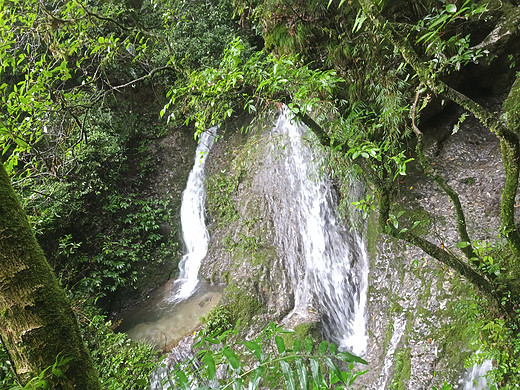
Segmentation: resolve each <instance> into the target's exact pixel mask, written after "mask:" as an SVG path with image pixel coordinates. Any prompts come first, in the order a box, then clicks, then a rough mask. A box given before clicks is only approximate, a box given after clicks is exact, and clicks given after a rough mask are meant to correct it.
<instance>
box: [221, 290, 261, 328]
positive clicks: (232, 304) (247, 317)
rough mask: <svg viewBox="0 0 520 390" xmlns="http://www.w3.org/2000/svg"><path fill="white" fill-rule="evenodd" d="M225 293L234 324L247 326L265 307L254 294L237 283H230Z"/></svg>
mask: <svg viewBox="0 0 520 390" xmlns="http://www.w3.org/2000/svg"><path fill="white" fill-rule="evenodd" d="M223 295H224V297H225V301H226V302H227V303H226V306H227V308H228V310H229V318H230V321H231V322H232V323H233V325H236V324H239V325H240V326H241V327H244V328H246V327H247V326H248V325H249V323H250V322H251V319H252V318H253V317H254V316H255V315H257V314H259V313H260V312H262V311H263V309H264V306H263V305H262V304H261V303H260V302H259V301H258V300H257V299H256V298H255V297H254V296H252V295H250V294H249V293H248V292H246V291H244V290H242V289H241V288H240V287H238V286H237V285H236V284H230V285H229V286H228V287H227V288H226V289H225V290H224V294H223Z"/></svg>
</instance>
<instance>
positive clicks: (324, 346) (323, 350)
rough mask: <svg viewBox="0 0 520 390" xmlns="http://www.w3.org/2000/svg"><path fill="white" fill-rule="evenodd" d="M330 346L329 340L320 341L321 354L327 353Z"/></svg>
mask: <svg viewBox="0 0 520 390" xmlns="http://www.w3.org/2000/svg"><path fill="white" fill-rule="evenodd" d="M328 348H329V342H328V341H327V340H323V341H322V342H321V343H320V346H319V347H318V351H319V352H320V354H322V355H325V353H326V352H327V349H328Z"/></svg>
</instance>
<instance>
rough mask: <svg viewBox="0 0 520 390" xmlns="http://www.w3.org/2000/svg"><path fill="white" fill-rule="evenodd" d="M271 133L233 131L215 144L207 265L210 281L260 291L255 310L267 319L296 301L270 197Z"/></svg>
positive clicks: (205, 274)
mask: <svg viewBox="0 0 520 390" xmlns="http://www.w3.org/2000/svg"><path fill="white" fill-rule="evenodd" d="M268 137H269V133H268V132H263V131H260V132H259V133H257V134H255V135H249V136H243V135H242V134H239V133H236V132H234V133H233V132H228V133H226V134H225V135H223V138H222V139H220V140H219V141H218V142H217V143H216V144H215V146H214V147H213V150H212V153H211V155H210V156H209V160H208V165H207V166H208V171H207V177H208V179H207V197H208V219H209V230H210V236H211V239H210V245H209V252H208V256H207V257H206V259H205V261H204V262H203V265H202V268H201V275H202V276H203V277H204V278H206V279H207V280H209V281H210V282H212V283H226V284H232V285H233V286H234V287H236V288H239V289H240V290H241V291H243V292H246V293H247V294H250V295H252V296H254V297H255V298H256V299H257V300H258V301H259V302H261V303H262V305H263V307H264V310H263V311H262V313H261V314H259V313H255V314H257V315H259V318H258V320H260V321H261V318H263V319H264V322H265V321H266V320H278V319H280V318H282V317H283V316H284V315H286V314H287V313H288V312H289V310H290V309H291V307H292V304H293V297H292V291H291V289H290V287H289V286H288V279H287V278H288V275H287V271H286V270H285V269H284V267H283V265H282V264H281V262H280V258H279V256H278V252H277V249H276V247H275V245H274V229H273V221H272V216H273V210H272V208H271V207H270V206H269V204H270V203H269V201H266V194H265V192H266V190H265V189H266V187H269V182H270V181H269V178H268V177H266V175H267V174H266V170H265V169H264V167H265V166H266V164H267V161H266V158H268V157H267V156H268V151H267V150H266V147H267V138H268ZM212 198H213V199H212ZM258 325H260V326H261V324H258Z"/></svg>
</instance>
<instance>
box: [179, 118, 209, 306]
mask: <svg viewBox="0 0 520 390" xmlns="http://www.w3.org/2000/svg"><path fill="white" fill-rule="evenodd" d="M216 132H217V128H216V127H212V128H210V129H209V130H207V131H205V132H204V133H202V135H201V138H200V142H199V145H198V146H197V151H196V153H195V163H194V165H193V168H192V170H191V172H190V175H189V177H188V183H187V185H186V189H185V190H184V192H183V194H182V203H181V224H182V237H183V240H184V245H185V247H186V254H185V255H184V256H183V257H182V260H181V262H180V264H179V269H180V276H179V278H178V279H177V281H176V284H178V288H179V290H178V292H177V293H176V294H175V295H174V296H173V297H172V299H171V300H172V301H175V302H176V301H181V300H184V299H186V298H188V297H190V296H191V295H192V294H193V293H194V292H195V289H196V288H197V285H198V284H199V269H200V265H201V263H202V260H203V259H204V257H205V256H206V254H207V252H208V242H209V234H208V230H207V228H206V213H205V202H206V191H205V189H204V166H205V164H206V159H207V157H208V153H209V151H210V149H211V147H212V146H213V143H214V141H215V136H216Z"/></svg>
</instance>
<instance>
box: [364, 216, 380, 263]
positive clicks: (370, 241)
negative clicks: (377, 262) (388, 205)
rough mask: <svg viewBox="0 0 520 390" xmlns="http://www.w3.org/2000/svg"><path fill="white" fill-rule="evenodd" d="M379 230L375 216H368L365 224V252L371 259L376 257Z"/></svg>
mask: <svg viewBox="0 0 520 390" xmlns="http://www.w3.org/2000/svg"><path fill="white" fill-rule="evenodd" d="M379 235H380V232H379V228H378V224H377V216H376V214H375V213H372V214H370V217H369V218H368V223H367V250H368V254H369V255H370V257H371V258H375V257H377V255H378V253H377V241H378V239H379Z"/></svg>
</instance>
